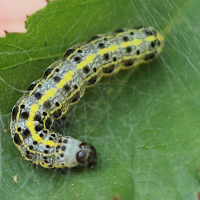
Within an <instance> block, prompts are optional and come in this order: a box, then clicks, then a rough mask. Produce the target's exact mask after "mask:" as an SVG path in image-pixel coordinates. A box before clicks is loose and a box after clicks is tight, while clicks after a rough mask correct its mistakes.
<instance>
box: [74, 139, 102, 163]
mask: <svg viewBox="0 0 200 200" xmlns="http://www.w3.org/2000/svg"><path fill="white" fill-rule="evenodd" d="M79 147H80V148H81V150H80V151H79V152H78V153H77V154H76V159H77V161H78V163H79V164H80V165H82V166H85V167H92V166H94V165H96V163H97V160H98V159H97V152H96V149H95V148H94V147H93V146H92V145H91V144H89V143H86V142H83V143H81V144H80V145H79Z"/></svg>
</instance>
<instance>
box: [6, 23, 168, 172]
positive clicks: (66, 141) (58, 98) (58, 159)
mask: <svg viewBox="0 0 200 200" xmlns="http://www.w3.org/2000/svg"><path fill="white" fill-rule="evenodd" d="M163 45H164V37H163V36H162V35H161V34H160V33H159V32H158V31H157V30H155V29H154V28H152V27H142V26H141V27H136V28H134V29H131V30H129V29H119V30H116V31H114V32H113V33H112V34H101V35H97V36H94V37H92V38H91V39H90V40H88V41H86V42H85V43H82V44H78V45H76V46H74V47H71V48H70V49H68V50H67V51H66V53H65V54H64V56H63V58H62V59H61V60H59V61H57V62H55V63H53V64H52V65H51V66H50V67H48V68H47V69H46V70H45V72H44V75H43V77H42V78H41V79H39V80H37V81H35V82H33V83H32V84H31V85H30V86H29V88H28V90H27V93H26V94H25V95H24V96H23V97H21V98H20V99H19V100H18V101H17V103H16V104H15V106H14V107H13V109H12V119H11V125H10V127H11V136H12V139H13V142H14V144H15V145H16V146H17V148H18V149H19V151H20V152H21V154H22V156H23V157H24V158H25V159H26V160H29V161H31V162H32V163H33V164H36V165H41V166H43V167H45V168H63V167H76V166H77V165H82V166H89V167H91V166H93V165H95V164H96V163H97V153H96V150H95V148H94V147H93V146H92V145H91V144H89V143H85V142H80V141H79V140H77V139H75V138H72V137H70V136H62V135H60V134H59V133H57V132H55V131H54V130H53V129H52V124H53V122H54V120H57V119H60V118H61V117H62V116H63V115H64V114H65V113H66V112H67V109H68V107H69V105H72V104H74V103H76V102H77V101H78V100H79V99H80V98H81V97H82V96H83V94H84V91H85V88H86V87H89V86H91V85H93V84H95V83H96V82H98V81H99V80H100V79H101V77H102V76H108V75H112V74H114V73H117V72H118V71H119V70H120V69H128V68H131V67H134V66H137V65H139V64H141V63H146V62H149V61H152V60H153V59H154V58H156V57H157V56H158V55H159V54H160V52H161V51H162V48H163Z"/></svg>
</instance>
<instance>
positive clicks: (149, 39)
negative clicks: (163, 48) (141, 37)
mask: <svg viewBox="0 0 200 200" xmlns="http://www.w3.org/2000/svg"><path fill="white" fill-rule="evenodd" d="M154 40H156V37H155V36H154V35H150V36H148V37H147V38H145V41H147V42H152V41H154Z"/></svg>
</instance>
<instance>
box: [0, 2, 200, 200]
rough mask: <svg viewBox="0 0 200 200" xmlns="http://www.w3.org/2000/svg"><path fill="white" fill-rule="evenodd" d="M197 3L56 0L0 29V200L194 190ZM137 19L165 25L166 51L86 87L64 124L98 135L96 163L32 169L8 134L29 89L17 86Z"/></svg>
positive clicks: (69, 131)
mask: <svg viewBox="0 0 200 200" xmlns="http://www.w3.org/2000/svg"><path fill="white" fill-rule="evenodd" d="M199 7H200V1H199V0H193V1H188V0H183V1H174V0H160V1H139V0H138V1H137V0H135V1H132V0H115V1H104V0H99V1H98V0H57V1H54V2H49V3H48V5H47V6H46V8H44V9H41V10H40V11H38V12H37V13H35V14H33V15H31V16H29V17H28V20H27V23H26V28H27V32H26V33H23V34H16V33H12V34H7V36H6V37H4V38H0V63H1V65H0V77H1V78H2V79H3V80H5V82H3V81H1V82H0V93H1V96H0V112H1V113H0V114H1V118H0V119H1V120H0V133H1V138H0V139H1V140H0V152H1V154H0V197H1V200H2V199H3V200H4V199H15V200H17V199H20V200H21V199H31V200H34V199H44V200H46V199H51V200H53V199H56V200H57V199H81V200H82V199H83V200H84V199H98V200H104V199H105V200H107V199H113V200H118V199H119V200H123V199H125V200H129V199H134V200H139V199H154V200H157V199H158V200H160V199H164V200H168V199H169V200H170V199H178V200H180V199H186V200H187V199H198V192H200V183H199V174H198V170H199V164H200V158H199V155H200V145H199V143H200V134H199V132H200V131H199V124H200V123H199V121H200V115H199V113H200V104H199V100H200V99H199V97H200V90H199V83H200V70H199V63H200V59H199V55H200V45H199V41H200V34H199V19H200V13H199ZM138 25H147V26H153V27H155V28H156V29H158V30H160V31H161V32H162V33H163V34H164V36H165V38H166V43H165V47H164V51H163V53H162V55H161V57H160V58H159V59H157V60H155V61H153V62H152V63H150V64H146V65H141V66H140V67H139V68H138V69H137V70H129V71H120V72H119V73H118V74H117V75H115V76H113V77H109V78H103V79H102V80H101V81H100V82H99V83H98V84H97V85H96V86H94V87H92V88H89V89H87V90H86V92H85V95H84V97H83V98H82V99H81V100H80V101H79V102H78V103H77V104H76V105H75V106H73V107H71V108H70V110H69V112H68V117H69V119H70V121H71V124H70V127H69V128H65V129H62V130H61V133H62V134H64V135H72V136H73V137H75V138H78V139H80V140H82V141H87V142H90V143H92V144H93V145H94V146H95V147H96V149H97V151H98V153H99V154H100V155H99V161H98V164H97V165H96V166H95V167H94V168H93V169H83V168H81V169H79V168H78V169H71V170H69V171H68V173H67V174H65V175H63V174H60V173H58V172H56V171H54V170H47V169H44V168H42V167H38V168H37V169H36V170H34V169H33V167H32V165H31V164H30V163H29V162H27V161H25V160H24V159H23V158H22V157H21V155H20V152H19V151H18V150H17V149H16V147H15V146H14V144H13V142H12V139H11V137H10V129H9V123H10V116H11V110H12V107H13V106H14V104H15V102H16V101H17V100H18V98H19V97H21V96H22V95H23V94H22V93H21V92H19V91H16V90H15V88H17V89H20V90H26V89H27V88H28V86H29V84H30V83H31V82H33V81H34V80H36V79H38V78H40V77H42V75H43V72H44V70H45V68H46V67H48V66H49V65H50V64H51V63H53V62H54V61H56V60H57V59H60V58H61V56H62V55H63V53H64V52H65V51H66V49H68V48H69V47H70V46H72V45H75V44H77V43H80V42H83V41H85V40H87V39H89V38H90V37H92V36H94V35H96V34H100V33H107V32H111V31H113V30H115V29H118V28H123V27H128V28H133V27H135V26H138ZM9 85H11V86H9ZM15 175H16V177H17V182H13V177H14V176H15Z"/></svg>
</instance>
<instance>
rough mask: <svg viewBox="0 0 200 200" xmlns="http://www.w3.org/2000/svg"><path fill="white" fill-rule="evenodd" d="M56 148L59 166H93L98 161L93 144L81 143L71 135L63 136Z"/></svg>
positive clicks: (56, 161) (56, 159)
mask: <svg viewBox="0 0 200 200" xmlns="http://www.w3.org/2000/svg"><path fill="white" fill-rule="evenodd" d="M55 150H56V153H57V154H56V157H55V163H56V167H57V168H62V167H76V166H78V165H82V166H85V167H91V166H93V165H95V164H96V163H97V153H96V150H95V148H94V147H93V146H92V145H91V144H89V143H86V142H83V143H81V142H80V141H79V140H77V139H75V138H72V137H69V136H67V137H61V138H60V139H59V141H58V143H57V146H56V148H55Z"/></svg>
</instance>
